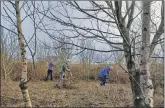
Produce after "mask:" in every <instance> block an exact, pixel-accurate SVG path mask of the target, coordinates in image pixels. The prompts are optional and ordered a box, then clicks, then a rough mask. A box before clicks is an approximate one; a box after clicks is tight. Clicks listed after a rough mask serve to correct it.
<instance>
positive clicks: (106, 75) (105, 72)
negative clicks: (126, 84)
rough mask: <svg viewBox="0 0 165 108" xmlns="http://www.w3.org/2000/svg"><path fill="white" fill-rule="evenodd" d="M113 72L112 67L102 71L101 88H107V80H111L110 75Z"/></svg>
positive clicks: (100, 72) (100, 76)
mask: <svg viewBox="0 0 165 108" xmlns="http://www.w3.org/2000/svg"><path fill="white" fill-rule="evenodd" d="M111 70H112V67H110V66H106V67H104V68H102V69H100V71H99V73H98V75H99V79H100V85H101V86H105V83H107V79H109V74H110V71H111Z"/></svg>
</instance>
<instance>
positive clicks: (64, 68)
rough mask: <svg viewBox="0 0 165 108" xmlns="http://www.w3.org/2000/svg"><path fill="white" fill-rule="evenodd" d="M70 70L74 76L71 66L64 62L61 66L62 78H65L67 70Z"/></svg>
mask: <svg viewBox="0 0 165 108" xmlns="http://www.w3.org/2000/svg"><path fill="white" fill-rule="evenodd" d="M66 71H67V72H69V73H70V75H71V76H72V74H71V71H70V68H69V66H68V62H64V63H63V64H62V67H61V71H60V79H63V78H65V76H66V75H65V72H66Z"/></svg>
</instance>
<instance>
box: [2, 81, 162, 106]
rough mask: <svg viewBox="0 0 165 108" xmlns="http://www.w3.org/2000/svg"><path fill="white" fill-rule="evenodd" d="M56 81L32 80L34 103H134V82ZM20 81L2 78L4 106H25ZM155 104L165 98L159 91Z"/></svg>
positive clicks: (115, 104)
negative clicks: (59, 83) (62, 84)
mask: <svg viewBox="0 0 165 108" xmlns="http://www.w3.org/2000/svg"><path fill="white" fill-rule="evenodd" d="M55 82H56V81H53V82H51V81H48V82H44V81H40V82H29V84H28V85H29V93H30V98H31V101H32V105H33V106H34V107H123V106H127V105H130V106H131V105H132V94H131V88H130V84H111V83H110V84H107V85H106V86H105V87H101V86H99V82H98V81H79V82H76V83H74V84H72V85H68V87H67V88H65V89H58V88H56V87H55ZM18 85H19V82H16V81H10V82H2V87H1V90H2V93H1V101H2V104H1V105H2V107H22V106H23V100H22V94H21V91H20V89H19V87H18ZM154 99H155V104H156V105H157V104H160V102H162V100H163V96H162V95H161V94H155V97H154Z"/></svg>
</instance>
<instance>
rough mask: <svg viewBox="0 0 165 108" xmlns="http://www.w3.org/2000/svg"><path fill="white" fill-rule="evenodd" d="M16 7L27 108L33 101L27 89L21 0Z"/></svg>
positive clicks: (21, 84) (23, 90) (16, 3)
mask: <svg viewBox="0 0 165 108" xmlns="http://www.w3.org/2000/svg"><path fill="white" fill-rule="evenodd" d="M15 7H16V17H17V31H18V42H19V47H20V51H21V58H22V76H21V81H20V85H19V86H20V88H21V91H22V95H23V100H24V103H25V107H32V104H31V100H30V97H29V92H28V88H27V82H28V81H27V59H26V49H25V44H24V41H23V36H22V26H21V16H20V8H19V0H17V1H15Z"/></svg>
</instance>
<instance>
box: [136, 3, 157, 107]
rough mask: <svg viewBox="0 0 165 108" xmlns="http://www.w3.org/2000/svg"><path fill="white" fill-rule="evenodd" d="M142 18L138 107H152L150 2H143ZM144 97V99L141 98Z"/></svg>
mask: <svg viewBox="0 0 165 108" xmlns="http://www.w3.org/2000/svg"><path fill="white" fill-rule="evenodd" d="M142 5H143V14H142V15H143V16H142V47H141V63H140V86H141V88H142V92H140V97H141V100H140V103H139V104H140V106H141V107H144V106H147V107H153V93H154V88H153V84H152V80H151V75H150V68H149V67H150V63H149V58H150V19H151V15H150V8H151V1H143V2H142ZM142 97H144V98H142Z"/></svg>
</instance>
